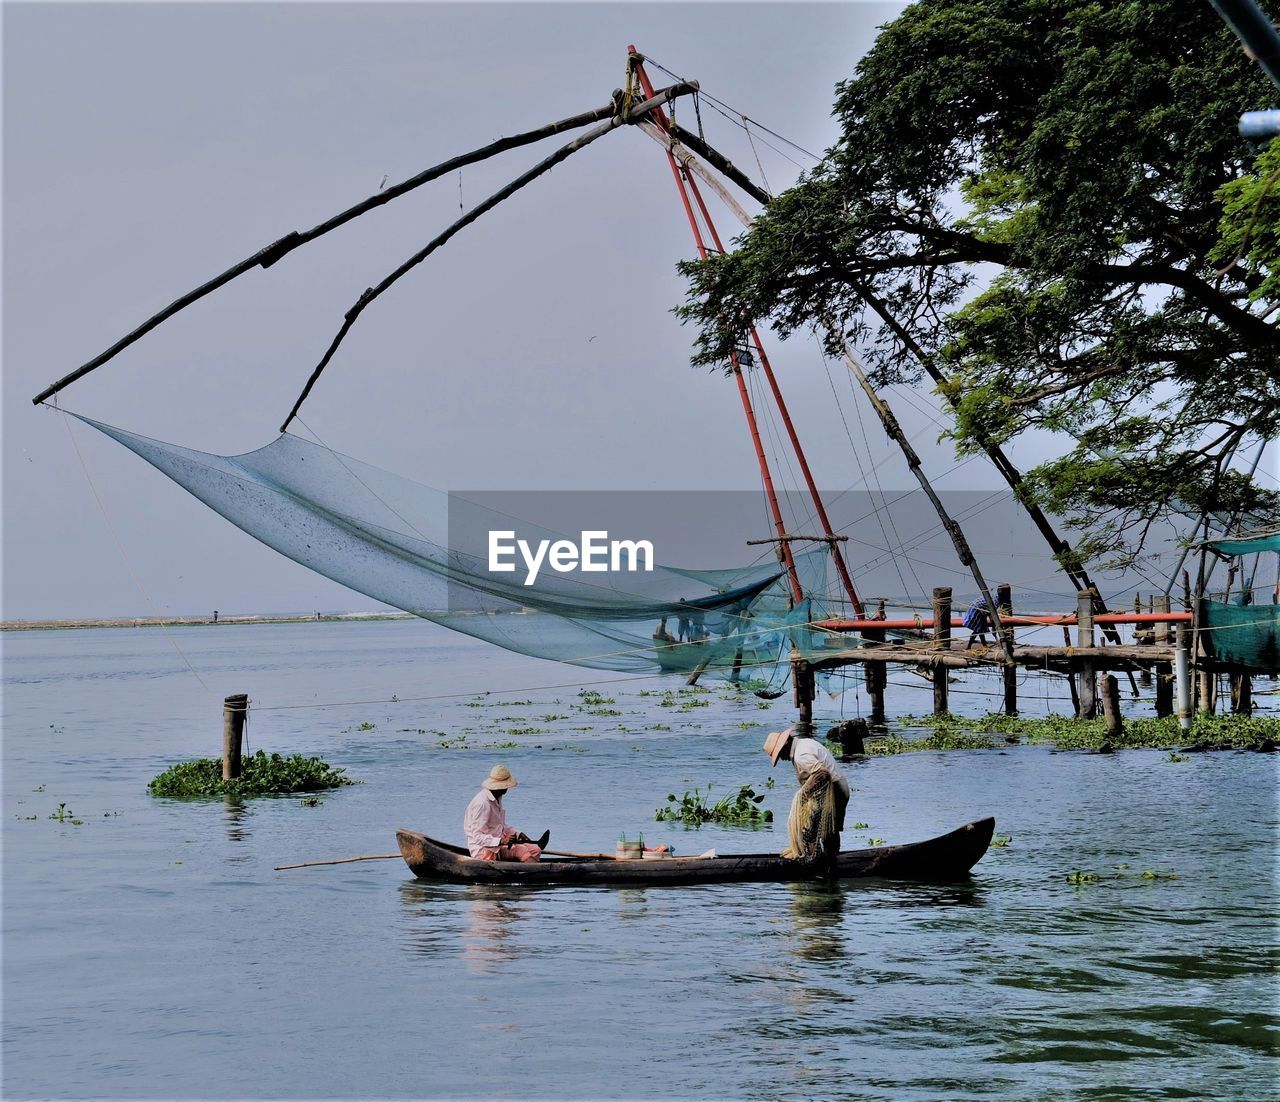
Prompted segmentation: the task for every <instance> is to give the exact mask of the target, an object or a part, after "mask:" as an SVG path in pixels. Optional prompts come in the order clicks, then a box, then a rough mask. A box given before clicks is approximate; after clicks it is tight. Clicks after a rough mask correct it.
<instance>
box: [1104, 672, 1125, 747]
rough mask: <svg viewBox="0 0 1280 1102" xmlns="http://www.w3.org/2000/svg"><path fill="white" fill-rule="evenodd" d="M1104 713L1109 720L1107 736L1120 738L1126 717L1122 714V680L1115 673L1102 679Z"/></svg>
mask: <svg viewBox="0 0 1280 1102" xmlns="http://www.w3.org/2000/svg"><path fill="white" fill-rule="evenodd" d="M1102 714H1103V716H1105V717H1106V721H1107V738H1108V739H1118V738H1120V736H1121V735H1123V734H1124V719H1123V718H1122V717H1121V715H1120V682H1119V681H1117V680H1116V678H1115V674H1110V673H1109V674H1107V675H1106V677H1104V678H1103V679H1102Z"/></svg>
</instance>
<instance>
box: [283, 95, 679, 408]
mask: <svg viewBox="0 0 1280 1102" xmlns="http://www.w3.org/2000/svg"><path fill="white" fill-rule="evenodd" d="M697 89H698V86H697V84H696V83H681V84H673V85H672V86H671V87H669V88H664V89H662V90H661V91H660V92H655V93H654V94H653V95H651V96H650V97H649V98H648V99H646V100H645V101H644V102H643V103H639V104H636V106H634V107H632V108H631V109H630V111H628V112H627V113H626V114H621V113H618V114H614V115H613V116H612V117H611V118H610V119H608V120H607V121H606V122H603V123H601V124H600V125H599V126H597V127H594V128H593V129H591V130H588V131H587V132H586V133H585V134H580V135H579V136H578V137H576V138H574V139H573V141H571V142H568V143H567V144H565V145H562V146H561V147H560V148H559V149H557V150H556V151H555V152H554V153H552V154H551V155H550V156H549V157H546V158H544V159H543V160H541V161H539V162H538V163H537V164H536V165H534V166H533V168H531V169H529V170H528V171H527V172H523V173H521V174H520V175H519V176H517V177H516V178H515V179H514V180H512V181H511V182H510V183H509V184H507V185H506V186H505V187H502V188H499V189H498V190H497V191H495V192H494V193H493V194H492V195H490V196H489V197H488V198H487V199H485V200H484V201H483V202H481V203H480V204H478V205H477V206H475V207H473V208H472V209H471V210H469V211H467V213H466V214H464V215H463V216H462V217H461V218H459V219H458V220H457V221H456V222H454V223H453V224H452V225H451V226H449V227H448V228H447V229H445V230H444V231H443V232H442V233H440V234H438V235H437V236H436V237H434V238H433V239H432V240H431V241H430V242H428V244H427V245H426V246H425V247H424V248H422V249H420V250H419V251H418V252H416V253H414V254H413V256H411V257H409V259H408V260H406V261H405V262H404V263H403V264H401V265H400V267H398V268H397V269H396V270H395V271H394V272H392V273H391V274H390V275H388V276H387V277H386V278H385V279H383V280H382V281H381V282H380V283H377V284H375V285H374V286H373V287H368V288H366V289H365V292H364V293H363V294H362V295H361V296H360V297H359V298H358V299H356V301H355V303H354V304H353V305H352V307H351V309H350V310H348V311H347V313H346V315H345V316H344V318H343V322H342V327H341V328H340V329H339V330H338V333H337V335H336V336H335V337H334V338H333V341H332V343H331V344H330V345H329V348H328V350H327V351H326V352H325V354H324V356H323V357H322V358H321V360H320V362H319V363H318V364H316V367H315V370H314V371H312V373H311V377H310V378H309V379H308V380H307V384H306V386H304V387H303V388H302V393H301V394H300V395H299V396H298V400H297V401H296V402H294V403H293V408H292V409H291V410H290V411H289V416H288V417H286V418H285V419H284V423H283V424H282V425H281V426H280V431H281V432H284V431H285V430H286V429H288V427H289V423H290V422H291V421H292V420H293V419H294V417H295V416H296V415H297V413H298V410H299V409H300V408H301V407H302V403H303V402H305V401H306V400H307V395H309V394H310V393H311V388H312V387H314V386H315V384H316V380H318V379H319V378H320V374H321V372H323V371H324V369H325V368H326V367H327V366H328V364H329V361H330V360H331V359H333V355H334V353H335V352H337V351H338V346H339V345H340V344H341V343H342V341H343V339H344V338H345V337H346V335H347V333H348V332H349V331H350V330H351V327H352V326H353V325H354V324H355V323H356V319H357V318H359V316H360V315H361V314H362V313H364V311H365V309H366V308H367V307H368V305H369V303H371V302H372V301H373V300H374V299H376V298H377V297H378V296H379V295H381V294H383V292H385V291H386V290H387V289H388V288H389V287H391V286H392V284H394V283H395V282H396V281H397V280H399V279H400V278H401V277H402V276H404V275H406V274H407V273H408V272H410V271H412V270H413V269H414V268H416V267H417V266H418V265H419V264H421V263H422V262H423V261H424V260H426V259H427V257H429V256H430V255H431V254H432V253H433V252H435V251H436V249H438V248H440V246H441V245H444V244H445V243H446V242H447V241H449V239H450V238H452V237H453V236H454V235H455V234H457V233H458V232H459V231H460V230H462V229H465V228H466V227H467V226H469V225H470V224H471V223H472V222H474V221H475V220H476V219H477V218H479V217H480V216H481V215H482V214H485V213H486V212H488V211H490V210H492V209H493V208H494V207H496V206H497V205H498V204H499V203H501V202H502V201H503V200H504V199H508V198H510V197H511V196H512V195H514V194H515V193H516V192H517V191H519V190H520V189H521V188H522V187H524V186H525V185H526V184H529V183H531V182H532V181H534V180H536V179H537V178H538V177H539V176H542V175H543V174H545V173H547V172H550V171H551V169H553V168H555V166H556V165H558V164H560V163H561V162H562V161H564V160H566V159H568V158H569V157H570V156H572V155H573V154H574V153H576V152H578V151H579V150H580V149H585V148H586V147H587V146H588V145H590V144H591V143H592V142H594V141H595V140H596V139H598V138H602V137H604V135H606V134H608V133H610V132H611V131H613V130H616V129H617V128H618V127H619V126H622V125H623V124H624V123H630V122H637V121H639V120H640V119H641V118H642V117H643V116H644V115H646V114H648V113H649V112H651V111H653V110H654V109H655V108H657V107H659V106H661V105H662V104H664V103H667V102H668V101H670V100H672V99H674V98H675V97H676V96H681V95H688V94H689V93H691V92H696V91H697Z"/></svg>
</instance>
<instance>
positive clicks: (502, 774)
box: [484, 765, 519, 792]
mask: <svg viewBox="0 0 1280 1102" xmlns="http://www.w3.org/2000/svg"><path fill="white" fill-rule="evenodd" d="M518 783H519V782H518V781H517V780H516V779H515V777H513V776H512V775H511V770H510V769H508V768H507V767H506V766H505V765H495V766H494V767H493V768H492V769H490V770H489V775H488V776H487V777H485V779H484V786H485V788H487V789H488V790H489V791H490V792H502V791H503V790H505V789H508V788H515V786H516V785H517V784H518Z"/></svg>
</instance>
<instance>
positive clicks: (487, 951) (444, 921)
mask: <svg viewBox="0 0 1280 1102" xmlns="http://www.w3.org/2000/svg"><path fill="white" fill-rule="evenodd" d="M526 891H527V889H522V888H509V887H504V886H499V885H488V884H431V883H426V882H424V881H420V880H414V881H408V882H406V883H404V884H402V885H401V887H400V900H401V902H402V903H403V904H404V905H405V926H404V933H405V937H406V947H407V948H408V949H409V951H410V952H412V953H415V954H420V955H425V956H442V957H452V956H453V955H455V954H460V956H461V959H462V960H463V962H464V963H465V964H466V966H467V970H468V971H469V972H471V973H473V974H485V973H497V972H499V971H501V970H502V969H503V967H504V966H505V965H506V964H508V963H510V962H511V961H513V960H514V959H516V958H517V957H518V956H520V955H521V944H522V942H521V940H520V939H521V935H522V930H523V928H524V927H525V925H526V924H525V922H524V921H523V920H524V919H525V918H527V917H528V912H529V908H530V901H529V899H528V897H527V896H526V895H525V892H526ZM525 932H527V931H525Z"/></svg>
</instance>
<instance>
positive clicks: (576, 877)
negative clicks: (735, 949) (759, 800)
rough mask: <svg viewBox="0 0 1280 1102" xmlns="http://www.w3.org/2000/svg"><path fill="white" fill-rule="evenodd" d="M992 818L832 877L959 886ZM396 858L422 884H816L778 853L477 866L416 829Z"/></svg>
mask: <svg viewBox="0 0 1280 1102" xmlns="http://www.w3.org/2000/svg"><path fill="white" fill-rule="evenodd" d="M995 825H996V821H995V819H979V820H977V821H976V822H972V823H968V824H966V825H965V826H962V827H960V828H959V829H958V830H953V831H951V833H950V834H942V835H939V836H938V837H937V838H930V839H928V840H927V841H924V842H910V843H908V844H907V845H903V846H879V847H877V848H875V849H853V850H844V851H842V852H841V854H840V856H839V859H838V861H837V863H836V877H837V878H838V879H848V878H853V877H859V876H878V877H885V878H887V879H893V880H933V881H947V880H958V879H961V878H963V877H964V876H966V875H967V874H968V872H969V870H970V869H971V868H973V866H974V865H976V864H977V863H978V862H979V861H980V860H981V859H982V855H983V854H984V853H986V852H987V846H988V845H989V844H990V842H991V836H992V834H993V832H994V831H995ZM396 840H397V841H398V842H399V843H400V855H401V856H402V857H403V858H404V859H405V863H406V864H407V865H408V866H409V868H410V870H411V871H412V872H413V874H414V876H416V877H418V879H420V880H444V881H450V882H452V883H457V884H517V885H534V884H629V885H632V886H635V885H643V884H653V885H661V884H675V885H678V884H720V883H730V882H743V881H752V880H756V881H784V880H813V879H817V878H820V876H821V875H822V870H820V869H819V868H818V867H817V866H816V865H815V864H814V863H813V862H811V861H803V860H791V859H789V858H785V857H780V856H778V854H776V853H747V854H736V855H734V854H726V855H724V856H722V857H669V858H664V859H657V860H653V859H645V860H637V861H611V860H609V859H607V858H604V859H601V858H586V857H555V858H547V859H545V860H542V861H539V862H537V863H530V864H523V863H521V862H519V861H478V860H476V859H475V858H473V857H470V856H469V855H468V854H467V851H466V850H465V849H461V848H459V847H458V846H451V845H449V844H448V843H445V842H437V841H436V840H435V839H434V838H428V837H427V836H426V835H425V834H419V833H418V832H417V831H413V830H398V831H396Z"/></svg>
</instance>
